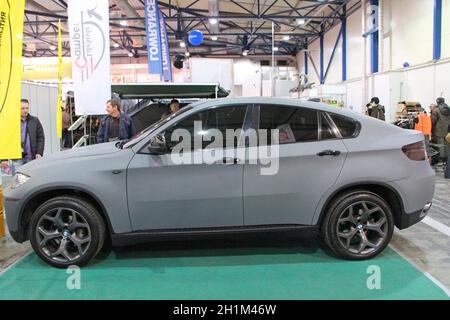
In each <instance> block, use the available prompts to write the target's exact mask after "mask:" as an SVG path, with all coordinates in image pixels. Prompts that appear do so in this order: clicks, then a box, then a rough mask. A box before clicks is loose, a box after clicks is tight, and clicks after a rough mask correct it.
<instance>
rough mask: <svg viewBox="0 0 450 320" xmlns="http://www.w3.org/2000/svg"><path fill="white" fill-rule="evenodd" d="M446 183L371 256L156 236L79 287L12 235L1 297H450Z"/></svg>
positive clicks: (105, 262) (0, 244) (103, 259)
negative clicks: (422, 215) (421, 214)
mask: <svg viewBox="0 0 450 320" xmlns="http://www.w3.org/2000/svg"><path fill="white" fill-rule="evenodd" d="M436 188H437V189H436V196H435V200H434V203H435V206H434V207H433V210H432V211H431V213H430V216H429V218H430V220H427V221H426V222H421V223H419V224H417V225H416V226H413V227H412V228H411V229H408V230H404V231H398V230H396V232H395V235H394V239H393V241H392V244H391V246H390V247H389V248H388V249H386V250H385V251H384V252H383V253H382V254H381V255H380V256H378V257H377V258H375V259H373V260H370V261H362V262H351V261H344V260H339V259H337V258H335V257H334V256H333V255H332V254H331V253H330V252H329V251H328V250H327V249H326V246H325V245H323V244H321V243H320V242H318V241H316V240H315V239H302V238H300V239H298V238H297V239H296V238H282V239H280V238H279V237H264V238H254V237H252V238H248V239H245V240H243V239H240V240H237V239H226V240H214V241H195V242H172V243H153V244H146V245H142V246H136V247H131V248H130V247H129V248H123V249H118V250H114V251H112V252H110V253H103V254H101V255H100V256H99V258H98V259H96V260H95V261H94V263H92V264H90V265H89V266H87V267H85V268H83V269H81V273H80V277H79V280H80V282H79V284H80V285H81V288H80V289H79V290H77V289H74V290H70V289H68V286H67V284H69V287H70V286H71V284H72V285H73V282H72V280H73V277H71V276H73V274H72V273H68V272H67V270H64V269H55V268H52V267H49V266H48V265H46V264H44V263H43V262H41V261H40V260H39V259H38V257H37V256H36V255H35V254H34V253H29V248H28V245H27V244H25V245H16V244H14V243H12V241H10V240H3V241H0V253H1V254H2V255H5V254H7V253H8V252H9V253H10V254H11V255H10V256H9V258H3V259H0V272H1V273H0V299H447V300H448V299H449V291H448V289H447V288H449V287H450V274H449V271H448V270H449V268H450V261H449V260H450V252H449V248H450V240H449V239H450V237H449V235H448V234H446V233H445V232H446V230H445V227H446V226H447V228H448V226H449V224H448V223H449V218H450V205H449V204H450V199H449V196H448V190H449V188H450V181H449V180H445V179H443V178H442V176H441V175H440V174H439V177H438V181H437V185H436ZM436 223H437V224H436ZM442 228H444V229H442ZM13 251H14V253H13ZM374 272H375V273H374ZM374 275H375V276H377V275H379V276H380V277H379V278H374ZM374 279H375V280H374ZM377 280H379V282H377ZM376 284H379V285H380V287H381V288H376ZM368 285H369V286H368ZM374 286H375V288H374ZM371 289H372V290H371Z"/></svg>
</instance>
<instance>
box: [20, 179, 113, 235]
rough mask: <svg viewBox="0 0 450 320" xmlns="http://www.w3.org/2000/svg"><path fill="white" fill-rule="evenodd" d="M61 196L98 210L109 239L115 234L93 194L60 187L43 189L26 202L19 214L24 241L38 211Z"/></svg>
mask: <svg viewBox="0 0 450 320" xmlns="http://www.w3.org/2000/svg"><path fill="white" fill-rule="evenodd" d="M59 196H74V197H78V198H81V199H84V200H86V201H88V202H89V203H90V204H92V205H93V206H94V207H95V208H96V209H97V210H98V213H99V214H100V216H101V217H102V219H103V221H104V222H105V226H106V230H107V235H108V237H109V235H111V234H112V233H113V228H112V224H111V221H110V219H109V217H108V213H107V211H106V208H105V206H104V205H103V203H102V202H101V201H100V200H99V199H98V198H97V197H96V196H95V195H94V194H93V193H92V192H90V191H88V190H86V189H84V188H80V187H73V186H60V187H49V188H45V189H41V190H39V191H37V192H35V193H33V194H32V195H30V196H29V197H28V198H27V199H26V201H24V204H23V205H22V207H21V209H20V214H19V223H20V228H19V229H20V230H21V231H22V232H21V233H22V234H21V236H22V239H23V240H24V241H25V240H27V239H26V238H27V234H28V233H27V231H28V228H29V223H30V219H31V216H32V215H33V213H34V212H35V211H36V209H37V208H38V207H39V206H40V205H41V204H43V203H44V202H46V201H48V200H50V199H52V198H55V197H59Z"/></svg>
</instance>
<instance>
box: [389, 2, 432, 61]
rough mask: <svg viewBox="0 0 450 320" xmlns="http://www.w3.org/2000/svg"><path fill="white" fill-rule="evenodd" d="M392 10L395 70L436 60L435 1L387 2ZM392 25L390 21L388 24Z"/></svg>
mask: <svg viewBox="0 0 450 320" xmlns="http://www.w3.org/2000/svg"><path fill="white" fill-rule="evenodd" d="M385 1H386V6H390V8H391V21H390V24H389V25H390V28H391V32H392V42H391V44H392V47H391V54H392V67H393V68H394V69H396V68H402V67H403V64H404V63H405V62H408V63H409V64H410V65H418V64H421V63H425V62H428V61H430V60H432V57H433V8H434V1H433V0H385ZM388 23H389V22H388Z"/></svg>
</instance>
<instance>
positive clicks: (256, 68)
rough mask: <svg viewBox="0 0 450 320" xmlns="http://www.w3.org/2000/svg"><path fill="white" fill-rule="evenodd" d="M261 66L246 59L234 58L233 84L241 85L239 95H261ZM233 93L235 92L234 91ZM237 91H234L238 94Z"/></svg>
mask: <svg viewBox="0 0 450 320" xmlns="http://www.w3.org/2000/svg"><path fill="white" fill-rule="evenodd" d="M260 69H261V66H260V64H259V63H258V62H253V61H251V60H248V59H239V60H235V61H234V64H233V70H234V77H233V80H234V85H235V86H236V85H237V86H241V87H242V91H241V96H244V97H255V96H260V95H261V70H260ZM234 93H235V92H234ZM238 94H239V93H235V96H238Z"/></svg>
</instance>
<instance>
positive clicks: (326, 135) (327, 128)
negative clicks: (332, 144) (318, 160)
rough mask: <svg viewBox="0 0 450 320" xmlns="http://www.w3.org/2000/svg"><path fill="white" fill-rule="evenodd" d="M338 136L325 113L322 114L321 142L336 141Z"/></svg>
mask: <svg viewBox="0 0 450 320" xmlns="http://www.w3.org/2000/svg"><path fill="white" fill-rule="evenodd" d="M336 138H337V136H336V135H335V133H334V132H333V129H332V127H331V124H330V122H329V121H328V119H327V117H326V115H325V113H324V112H321V113H320V140H321V141H322V140H331V139H336Z"/></svg>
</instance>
